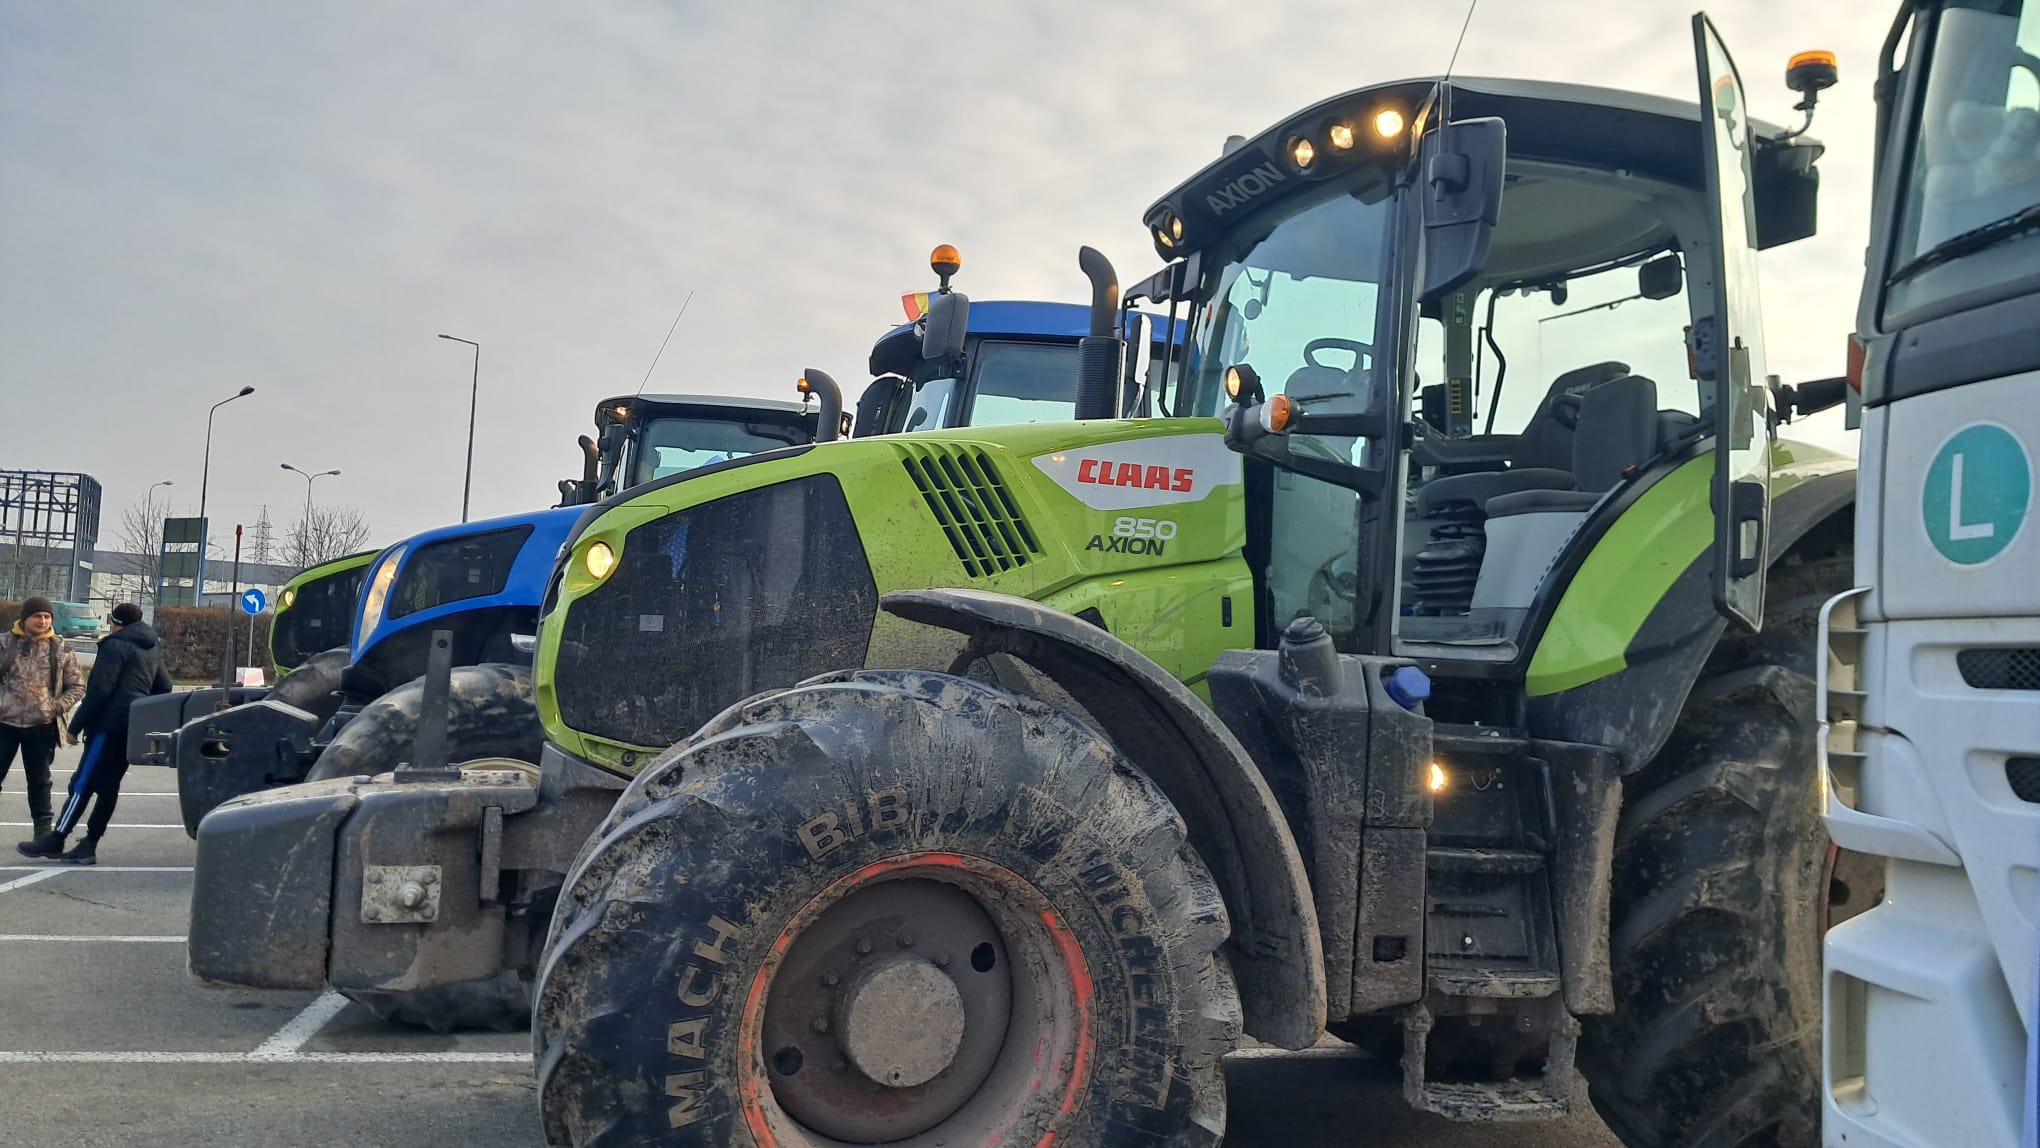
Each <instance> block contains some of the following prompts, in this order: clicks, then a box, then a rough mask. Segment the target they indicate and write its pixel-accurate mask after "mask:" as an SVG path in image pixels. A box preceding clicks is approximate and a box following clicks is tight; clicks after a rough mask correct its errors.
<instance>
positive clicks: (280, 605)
mask: <svg viewBox="0 0 2040 1148" xmlns="http://www.w3.org/2000/svg"><path fill="white" fill-rule="evenodd" d="M295 605H297V588H296V587H294V586H286V587H284V590H283V596H282V597H280V598H278V599H277V600H276V609H277V611H278V612H279V613H280V612H282V611H284V610H288V609H290V608H291V607H292V606H295Z"/></svg>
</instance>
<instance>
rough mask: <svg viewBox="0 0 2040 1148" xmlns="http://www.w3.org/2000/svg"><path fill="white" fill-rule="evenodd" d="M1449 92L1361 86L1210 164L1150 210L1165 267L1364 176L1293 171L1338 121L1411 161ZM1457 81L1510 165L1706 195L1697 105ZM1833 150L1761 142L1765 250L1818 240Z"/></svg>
mask: <svg viewBox="0 0 2040 1148" xmlns="http://www.w3.org/2000/svg"><path fill="white" fill-rule="evenodd" d="M1443 83H1444V82H1443V81H1441V80H1440V79H1438V78H1435V77H1422V78H1418V79H1411V80H1398V81H1394V82H1391V83H1385V84H1374V85H1370V86H1368V87H1363V88H1355V89H1353V90H1352V91H1349V92H1346V93H1344V94H1342V95H1337V96H1333V97H1331V98H1330V99H1326V100H1321V101H1319V102H1318V103H1315V104H1312V105H1310V106H1309V107H1307V108H1304V109H1303V110H1301V111H1298V112H1295V113H1293V114H1291V115H1289V116H1286V117H1284V118H1283V119H1282V120H1280V121H1279V122H1277V123H1275V124H1274V125H1272V126H1270V127H1269V128H1267V129H1266V130H1264V131H1262V132H1261V133H1260V134H1259V135H1256V136H1254V137H1253V138H1252V139H1249V140H1248V141H1246V143H1244V144H1242V145H1241V146H1240V147H1238V148H1236V149H1234V150H1232V151H1230V152H1228V153H1226V154H1225V155H1223V156H1220V157H1219V158H1218V159H1216V160H1213V161H1212V162H1211V163H1209V164H1206V165H1205V166H1204V167H1203V168H1202V169H1201V170H1199V171H1198V172H1197V174H1195V175H1193V176H1191V177H1190V178H1189V179H1187V180H1184V181H1183V182H1182V183H1180V184H1178V185H1177V186H1176V187H1175V188H1173V189H1171V190H1170V192H1169V193H1168V194H1167V195H1164V196H1163V197H1162V198H1160V199H1158V200H1156V201H1155V202H1154V204H1153V205H1151V206H1150V207H1149V208H1148V210H1147V213H1146V214H1145V216H1144V217H1143V218H1144V219H1145V220H1146V222H1147V224H1148V227H1149V229H1150V233H1151V237H1152V233H1153V231H1154V229H1156V228H1158V227H1161V226H1162V225H1163V222H1164V220H1165V219H1166V218H1169V217H1171V216H1173V218H1176V219H1180V220H1181V221H1182V225H1183V238H1182V240H1181V241H1180V242H1178V243H1177V244H1176V245H1175V246H1174V247H1170V246H1167V245H1165V244H1163V243H1162V242H1161V241H1160V239H1159V238H1157V239H1156V240H1155V250H1156V252H1157V253H1158V254H1160V255H1161V256H1162V258H1164V259H1176V258H1180V257H1182V256H1184V255H1187V254H1189V253H1190V252H1192V251H1196V250H1199V249H1201V248H1203V247H1204V246H1206V245H1207V244H1209V243H1210V242H1212V241H1213V239H1215V238H1216V237H1217V236H1219V235H1221V234H1225V233H1228V232H1230V231H1231V230H1233V229H1234V228H1235V227H1236V226H1237V222H1238V220H1240V219H1244V218H1246V217H1248V216H1251V215H1253V214H1256V213H1258V212H1259V211H1260V210H1262V209H1263V208H1264V207H1265V206H1267V205H1268V204H1272V203H1276V202H1280V201H1282V200H1284V199H1286V198H1287V197H1288V194H1289V193H1293V192H1294V191H1296V190H1297V189H1299V188H1304V187H1309V186H1311V185H1313V184H1315V183H1318V182H1321V181H1322V180H1324V179H1327V178H1331V177H1333V176H1336V175H1339V174H1342V173H1344V172H1347V171H1351V170H1353V169H1354V168H1355V167H1356V166H1358V165H1354V164H1351V163H1346V164H1340V163H1336V162H1330V161H1326V162H1320V163H1317V164H1316V165H1315V166H1314V168H1313V170H1312V171H1310V172H1309V173H1308V174H1305V173H1300V172H1298V171H1297V169H1296V167H1295V166H1294V165H1293V164H1292V163H1291V162H1290V159H1289V155H1288V144H1289V141H1290V140H1291V139H1293V138H1295V137H1297V136H1303V137H1305V138H1309V139H1312V140H1314V141H1316V142H1317V143H1318V154H1319V155H1321V156H1330V155H1331V154H1332V153H1331V152H1330V149H1329V148H1328V147H1327V146H1325V144H1324V142H1323V141H1324V139H1325V129H1326V128H1327V127H1328V126H1329V125H1330V124H1331V123H1332V122H1333V121H1335V120H1346V121H1348V122H1352V123H1355V124H1358V125H1361V126H1362V128H1363V130H1362V131H1361V133H1360V134H1361V136H1362V141H1363V142H1362V143H1361V144H1360V145H1359V147H1358V148H1356V152H1355V154H1359V155H1362V156H1366V155H1372V156H1374V157H1375V159H1376V161H1377V162H1381V163H1384V164H1387V165H1390V166H1393V165H1394V164H1397V163H1400V162H1401V161H1402V160H1404V159H1405V158H1406V157H1407V150H1406V149H1407V146H1408V142H1409V139H1410V137H1411V135H1412V133H1413V132H1414V131H1415V130H1416V129H1417V127H1418V126H1419V118H1420V117H1421V116H1423V115H1425V114H1427V112H1428V110H1429V108H1430V106H1431V102H1432V101H1433V100H1434V99H1435V98H1436V97H1437V96H1438V93H1439V92H1440V90H1441V85H1442V84H1443ZM1449 84H1450V89H1451V91H1450V97H1451V108H1452V117H1453V119H1454V120H1467V119H1476V118H1480V117H1485V116H1498V117H1500V118H1501V119H1502V120H1503V121H1504V122H1505V123H1506V124H1507V131H1508V148H1509V156H1510V158H1511V159H1533V160H1542V161H1546V162H1552V163H1564V164H1569V165H1575V166H1580V167H1589V168H1607V169H1616V170H1624V171H1629V172H1633V173H1635V174H1637V175H1640V176H1645V177H1648V178H1651V179H1656V180H1659V181H1662V182H1665V183H1669V184H1674V185H1678V186H1684V187H1695V188H1697V187H1701V186H1704V174H1705V173H1704V172H1703V171H1702V170H1701V167H1702V159H1701V154H1702V153H1701V138H1700V129H1701V120H1700V106H1699V104H1698V103H1697V102H1695V101H1691V100H1677V99H1670V98H1667V97H1664V96H1653V95H1647V94H1645V93H1642V92H1629V91H1621V90H1618V89H1613V88H1599V87H1591V86H1588V85H1584V84H1562V83H1550V82H1545V81H1537V80H1516V79H1505V78H1488V77H1457V78H1454V79H1452V80H1451V81H1449ZM1386 109H1393V110H1395V111H1397V112H1399V113H1401V114H1402V116H1403V117H1404V121H1405V124H1406V125H1407V126H1406V127H1405V129H1404V131H1403V132H1402V133H1400V134H1399V135H1398V136H1397V137H1396V138H1395V139H1393V140H1391V141H1381V140H1379V139H1378V138H1375V137H1372V136H1371V133H1368V132H1367V131H1365V130H1364V127H1365V125H1367V124H1370V123H1371V122H1372V120H1373V117H1374V115H1375V114H1376V113H1377V112H1379V111H1382V110H1386ZM1751 127H1752V128H1753V129H1754V131H1755V132H1756V134H1757V135H1758V136H1759V137H1770V136H1775V135H1777V134H1778V133H1779V131H1780V129H1779V128H1778V127H1777V126H1776V125H1774V124H1770V123H1766V122H1764V121H1762V120H1752V121H1751ZM1823 150H1824V148H1823V146H1822V145H1821V144H1820V143H1818V142H1817V141H1815V140H1812V139H1810V138H1807V137H1803V136H1802V137H1800V138H1799V139H1796V140H1792V141H1790V142H1789V143H1784V144H1777V143H1766V142H1764V141H1763V140H1761V139H1760V141H1759V144H1758V149H1757V154H1756V156H1755V162H1754V165H1753V166H1754V167H1755V175H1756V183H1757V212H1758V230H1759V233H1760V241H1759V246H1763V247H1770V246H1775V245H1777V244H1778V243H1783V242H1789V241H1790V240H1792V239H1800V238H1804V237H1805V236H1806V235H1810V234H1812V232H1813V227H1812V205H1811V201H1810V199H1807V200H1805V201H1804V202H1800V198H1799V197H1802V196H1807V195H1810V188H1809V187H1807V186H1805V185H1807V184H1811V185H1812V186H1814V187H1817V176H1816V175H1815V173H1814V171H1813V164H1814V161H1815V160H1817V159H1819V157H1820V154H1821V152H1822V151H1823ZM1271 166H1272V169H1273V172H1272V175H1271V176H1270V178H1267V179H1265V180H1259V181H1254V180H1251V179H1250V182H1249V184H1248V185H1247V186H1248V191H1249V192H1250V194H1242V190H1241V185H1240V180H1241V179H1242V177H1244V176H1249V174H1250V173H1254V172H1257V171H1259V172H1263V173H1266V172H1269V170H1270V168H1271ZM1257 185H1264V186H1265V191H1264V192H1253V191H1252V189H1253V188H1254V187H1255V186H1257ZM1267 192H1272V194H1267ZM1802 214H1803V216H1804V218H1803V219H1802V218H1800V216H1801V215H1802ZM1767 215H1768V216H1770V218H1769V219H1767V218H1766V217H1767ZM1767 223H1768V224H1769V225H1770V226H1766V225H1767ZM1767 232H1768V234H1765V233H1767Z"/></svg>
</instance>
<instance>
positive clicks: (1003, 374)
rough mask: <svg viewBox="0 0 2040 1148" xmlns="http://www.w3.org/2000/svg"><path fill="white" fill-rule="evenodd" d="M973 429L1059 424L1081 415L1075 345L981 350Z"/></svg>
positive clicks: (994, 345) (987, 345) (993, 345)
mask: <svg viewBox="0 0 2040 1148" xmlns="http://www.w3.org/2000/svg"><path fill="white" fill-rule="evenodd" d="M973 358H974V360H975V366H974V370H975V375H974V377H973V384H974V385H973V387H972V396H971V406H970V425H972V426H980V427H982V426H1009V425H1012V424H1014V423H1044V422H1061V421H1063V420H1066V419H1071V418H1075V417H1076V413H1077V346H1076V344H1074V343H1003V342H994V341H991V340H987V341H985V342H981V343H979V344H978V345H977V349H976V352H975V354H974V355H973Z"/></svg>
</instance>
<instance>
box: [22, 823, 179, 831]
mask: <svg viewBox="0 0 2040 1148" xmlns="http://www.w3.org/2000/svg"><path fill="white" fill-rule="evenodd" d="M33 828H35V822H33V821H0V829H33ZM107 828H109V829H182V828H184V825H183V823H182V822H179V823H178V824H176V825H109V826H107Z"/></svg>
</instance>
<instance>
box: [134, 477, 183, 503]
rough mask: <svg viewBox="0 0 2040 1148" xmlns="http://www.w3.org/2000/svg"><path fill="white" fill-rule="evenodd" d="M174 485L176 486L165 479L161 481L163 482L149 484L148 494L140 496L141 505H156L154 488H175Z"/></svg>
mask: <svg viewBox="0 0 2040 1148" xmlns="http://www.w3.org/2000/svg"><path fill="white" fill-rule="evenodd" d="M176 485H177V484H176V483H174V482H172V481H170V480H169V479H167V478H166V479H164V480H163V481H161V482H152V483H150V484H149V493H147V494H145V495H143V496H142V504H143V505H144V506H154V505H156V488H157V487H159V486H176Z"/></svg>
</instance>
